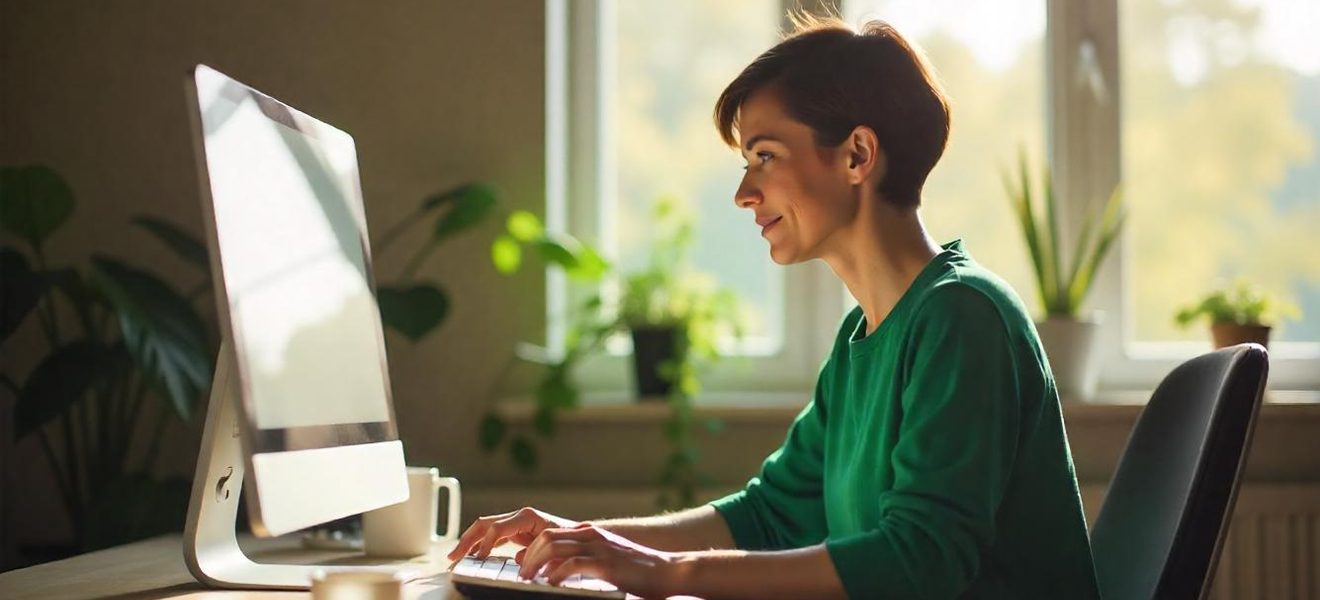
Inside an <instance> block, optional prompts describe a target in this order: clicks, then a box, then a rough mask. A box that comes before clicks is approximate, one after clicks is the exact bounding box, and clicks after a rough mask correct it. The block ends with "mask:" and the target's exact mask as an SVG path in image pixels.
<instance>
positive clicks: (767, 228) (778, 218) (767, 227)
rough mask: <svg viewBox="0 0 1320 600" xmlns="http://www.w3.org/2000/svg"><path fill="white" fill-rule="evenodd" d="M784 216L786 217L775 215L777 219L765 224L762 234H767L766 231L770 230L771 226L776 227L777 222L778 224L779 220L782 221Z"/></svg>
mask: <svg viewBox="0 0 1320 600" xmlns="http://www.w3.org/2000/svg"><path fill="white" fill-rule="evenodd" d="M783 218H784V217H775V219H774V220H773V221H770V222H769V223H766V224H765V225H763V226H762V227H761V235H762V236H765V233H766V232H767V231H770V228H771V227H774V226H775V225H776V224H778V223H779V221H780V220H781V219H783Z"/></svg>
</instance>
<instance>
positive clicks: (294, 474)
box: [184, 65, 408, 588]
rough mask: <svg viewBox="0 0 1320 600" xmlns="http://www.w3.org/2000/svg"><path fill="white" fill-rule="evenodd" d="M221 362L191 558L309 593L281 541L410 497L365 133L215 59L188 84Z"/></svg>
mask: <svg viewBox="0 0 1320 600" xmlns="http://www.w3.org/2000/svg"><path fill="white" fill-rule="evenodd" d="M187 89H188V94H189V101H190V106H189V112H190V114H191V116H192V129H193V137H194V140H195V144H194V146H195V150H196V157H197V172H198V176H199V180H200V188H201V197H202V212H203V215H204V219H203V220H204V221H205V228H206V237H207V242H208V244H209V249H210V260H211V271H212V276H213V281H214V289H215V297H216V307H217V314H218V318H219V323H220V331H221V337H222V342H221V348H220V354H219V356H218V357H217V360H216V372H215V378H214V381H213V384H212V389H211V394H210V405H209V406H208V409H207V421H206V425H205V428H204V432H203V436H204V437H203V441H202V448H201V452H200V456H199V458H198V466H197V473H196V475H195V479H194V484H193V490H192V500H191V505H190V507H189V514H188V524H187V530H186V537H185V544H184V554H185V558H186V559H187V563H188V566H189V568H190V569H191V570H192V572H193V574H194V575H195V576H196V577H197V578H198V579H199V580H200V581H202V582H204V583H209V584H213V585H218V586H225V587H274V588H305V587H308V585H309V583H310V575H311V573H312V569H313V568H314V567H310V566H305V567H300V566H297V565H268V564H258V563H254V562H252V561H251V560H249V559H248V558H247V557H246V556H245V555H243V553H242V551H241V550H239V548H238V545H237V541H236V537H235V518H236V514H237V510H238V507H237V504H238V501H239V493H238V491H239V489H240V488H241V489H243V490H244V491H246V492H247V493H246V494H243V497H245V498H247V501H246V502H247V508H248V515H249V520H250V522H251V525H252V530H253V532H255V533H256V534H258V535H263V536H270V535H280V534H284V533H288V532H292V531H295V530H298V529H302V528H306V527H310V526H312V525H316V524H319V523H323V522H326V521H330V520H334V519H337V518H341V517H345V516H349V515H353V514H357V513H362V512H365V511H368V510H371V509H374V508H379V507H382V506H386V505H389V504H395V503H398V502H402V501H404V500H406V499H407V498H408V483H407V475H406V471H405V465H404V455H403V445H402V444H401V443H400V442H399V440H398V435H397V428H396V425H395V419H394V413H393V408H392V404H391V399H390V386H389V372H388V368H387V363H386V357H385V342H384V336H383V330H382V326H381V321H380V312H379V308H378V306H377V302H376V295H375V286H374V283H373V278H372V270H371V251H370V245H369V243H368V236H367V226H366V219H365V216H364V211H363V205H362V189H361V184H360V182H359V179H358V167H357V153H356V149H355V146H354V143H353V138H352V137H351V136H350V135H349V134H347V133H345V132H343V131H341V130H339V129H336V128H334V127H332V126H330V125H327V124H325V123H323V122H321V121H319V120H317V119H315V118H313V117H311V116H309V115H307V114H306V113H303V112H301V111H298V110H295V109H293V108H292V107H290V106H288V105H287V104H284V103H283V102H280V101H278V100H276V99H274V98H271V97H270V96H267V95H265V94H263V93H261V92H258V91H256V90H254V89H252V88H251V87H248V86H246V85H243V84H242V83H239V82H238V81H235V80H234V79H232V78H230V77H228V76H226V75H224V74H222V73H220V72H219V71H216V70H215V69H212V68H210V67H207V66H205V65H198V66H196V67H194V68H193V69H192V70H191V72H190V73H189V76H188V78H187Z"/></svg>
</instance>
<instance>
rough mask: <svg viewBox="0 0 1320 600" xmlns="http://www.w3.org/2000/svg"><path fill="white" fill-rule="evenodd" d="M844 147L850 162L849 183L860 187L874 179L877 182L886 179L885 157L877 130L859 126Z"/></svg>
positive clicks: (849, 136)
mask: <svg viewBox="0 0 1320 600" xmlns="http://www.w3.org/2000/svg"><path fill="white" fill-rule="evenodd" d="M844 147H845V150H846V154H847V160H848V183H851V184H853V185H859V184H861V183H862V182H864V181H866V180H868V179H871V178H873V177H874V178H875V179H876V180H879V179H880V178H882V177H884V175H885V155H884V150H883V149H882V148H880V140H879V138H877V137H876V136H875V130H873V129H871V128H870V127H867V126H865V125H859V126H857V127H856V128H855V129H853V131H852V133H851V134H849V135H848V139H847V140H845V141H844Z"/></svg>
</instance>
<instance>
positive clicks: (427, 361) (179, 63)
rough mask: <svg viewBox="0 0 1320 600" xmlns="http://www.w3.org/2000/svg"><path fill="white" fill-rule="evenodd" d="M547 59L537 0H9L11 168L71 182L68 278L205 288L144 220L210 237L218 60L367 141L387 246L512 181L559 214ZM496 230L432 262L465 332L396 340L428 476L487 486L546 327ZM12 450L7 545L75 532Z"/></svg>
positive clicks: (366, 165)
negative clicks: (494, 252) (515, 382)
mask: <svg viewBox="0 0 1320 600" xmlns="http://www.w3.org/2000/svg"><path fill="white" fill-rule="evenodd" d="M543 44H544V9H543V3H541V2H536V1H528V0H502V1H486V0H483V1H481V2H457V1H440V0H418V1H391V2H358V1H345V2H325V1H320V0H315V1H314V0H299V1H290V0H282V1H280V2H268V1H264V0H251V1H238V2H232V1H226V2H179V1H176V0H156V1H134V2H109V3H102V2H81V1H79V2H74V1H49V0H5V1H4V3H3V8H0V49H2V51H3V62H2V63H0V65H2V68H0V163H2V164H5V165H21V164H29V163H45V164H48V165H50V166H52V167H54V168H55V169H57V170H58V171H59V172H61V173H62V174H63V175H64V176H65V177H66V178H67V180H68V181H69V182H70V184H71V185H72V187H73V190H74V192H75V195H76V199H77V210H76V212H75V214H74V217H73V219H72V221H71V222H70V223H69V224H68V225H67V226H66V227H65V228H64V229H63V230H62V231H61V232H60V233H59V234H58V235H57V236H56V237H55V238H53V239H52V240H51V241H50V243H49V248H48V253H49V256H50V261H51V263H52V264H54V265H68V264H73V265H78V266H80V267H82V266H85V265H86V263H87V259H88V257H89V256H90V255H91V254H92V253H96V252H100V253H106V254H109V255H112V256H115V257H119V258H122V259H124V260H127V261H128V262H130V263H131V264H135V265H139V266H142V267H146V268H148V269H150V270H152V271H154V272H156V273H159V274H161V275H162V276H164V277H165V278H166V279H167V280H168V281H170V282H172V283H174V284H175V285H176V286H179V287H181V288H188V287H191V286H193V285H194V284H195V283H196V282H197V281H198V280H199V276H198V274H197V273H195V272H194V271H193V270H192V269H191V268H189V267H188V266H187V265H185V264H184V263H182V262H181V261H179V260H178V259H176V258H175V257H174V256H173V255H172V254H170V253H169V252H168V251H164V250H163V249H162V247H161V246H160V245H158V243H157V242H156V241H155V240H154V238H151V237H150V236H149V235H147V234H146V233H145V232H144V231H142V230H140V229H138V228H136V227H133V226H130V224H129V220H130V217H131V216H133V215H136V214H140V213H148V214H152V215H156V216H159V217H162V218H165V219H167V220H169V221H171V222H173V223H176V224H178V225H180V226H181V227H183V228H184V229H186V230H189V231H191V232H193V233H195V234H197V235H198V236H199V237H200V236H201V232H202V228H201V210H200V204H199V200H198V193H197V182H196V175H195V171H194V167H193V158H192V146H191V141H190V134H189V130H188V121H187V113H186V112H185V111H186V110H187V106H186V104H185V98H184V87H183V81H184V74H185V72H186V71H187V69H188V68H189V67H190V66H191V65H193V64H195V63H198V62H205V63H207V64H210V65H212V66H214V67H216V68H218V69H220V70H221V71H224V72H226V73H228V74H230V75H232V76H234V77H236V78H238V79H240V80H241V81H243V82H245V83H248V84H249V85H252V86H254V87H256V88H258V89H260V90H262V91H265V92H267V93H269V94H271V95H273V96H275V97H277V98H280V99H282V100H284V101H286V102H288V103H289V104H291V105H293V106H295V107H298V108H300V109H302V110H304V111H306V112H308V113H310V114H312V115H315V116H316V117H318V118H320V119H322V120H324V121H327V122H329V123H331V124H334V125H336V126H338V127H340V128H342V129H344V130H347V131H348V132H350V133H351V134H353V136H354V137H355V138H356V140H357V146H358V152H359V161H360V164H361V170H362V185H363V188H364V194H365V198H366V203H367V207H366V208H367V216H368V221H369V228H370V229H371V231H372V232H373V233H375V234H379V233H380V232H382V231H384V230H385V229H387V228H388V227H389V226H391V225H393V224H394V223H395V222H396V221H397V220H398V219H399V218H400V217H401V216H403V215H404V214H405V213H407V212H408V211H411V210H412V209H413V208H414V207H416V206H417V204H418V202H419V200H420V199H421V198H423V197H424V196H425V195H426V194H428V193H431V192H435V191H438V190H440V189H443V188H446V187H448V186H452V185H454V184H456V183H460V182H464V181H469V180H481V181H487V182H492V183H495V184H497V185H498V186H500V187H501V188H502V189H503V190H504V192H505V195H504V199H505V200H506V207H520V208H529V209H532V210H535V211H537V212H541V210H542V209H541V207H542V206H543V205H544V193H543V187H544V177H545V168H544V162H545V161H544V147H545V141H544V130H545V128H544V119H545V116H544V115H545V110H544V103H543V96H544V91H543V90H544V75H543V65H544V53H543V50H542V48H543ZM498 226H499V224H498V223H497V220H491V221H490V222H489V223H488V224H487V226H486V227H485V229H484V230H483V231H482V232H480V233H477V234H468V235H465V236H464V237H463V238H461V239H458V240H455V241H453V242H451V243H450V244H449V245H446V246H445V247H443V249H442V251H441V252H440V253H438V254H437V255H436V257H435V259H433V261H432V262H430V263H429V264H428V265H427V266H426V267H425V268H424V269H423V271H422V274H423V276H426V277H431V278H434V279H435V280H437V281H439V282H441V283H443V284H444V285H445V286H446V287H448V289H449V290H451V291H452V293H453V299H454V306H453V312H452V313H451V316H450V319H449V321H448V323H447V324H446V325H445V327H444V328H443V329H442V330H441V331H439V332H438V333H437V334H435V335H433V336H432V337H430V338H429V339H427V340H425V341H423V342H422V343H419V344H416V345H412V344H410V343H409V342H408V341H407V340H406V339H403V338H401V337H391V338H390V340H389V345H390V350H391V356H390V358H391V365H390V371H391V377H392V379H393V388H394V394H395V396H394V397H395V402H396V409H397V413H398V415H399V417H400V419H401V421H402V431H401V434H402V436H403V438H404V439H405V443H406V445H407V452H408V456H409V460H410V462H413V463H416V464H438V465H440V466H441V467H442V468H443V469H445V470H447V471H450V472H456V473H459V474H467V473H475V472H478V471H482V472H487V471H486V470H485V469H478V468H477V467H478V463H480V462H481V461H482V459H481V458H480V457H478V456H477V453H476V452H475V451H474V449H475V448H476V443H475V435H474V430H475V419H476V418H477V417H478V416H479V414H480V413H479V411H480V409H481V404H480V403H481V402H482V400H483V398H484V397H485V395H486V394H487V390H488V387H489V386H490V385H491V383H492V382H493V380H494V379H495V376H496V374H497V372H498V370H499V369H500V368H501V367H502V365H503V364H504V360H505V358H506V356H507V353H508V350H509V348H510V347H511V346H512V342H513V341H514V340H516V339H519V338H520V336H529V335H533V334H534V333H535V332H537V331H540V330H541V329H542V327H543V321H544V317H543V305H542V303H541V302H539V301H537V300H538V299H540V298H543V297H544V287H543V285H544V284H543V281H542V277H540V276H539V275H537V274H536V273H534V272H533V273H527V274H525V275H523V276H519V277H517V278H508V277H502V276H498V275H496V274H495V273H494V271H493V269H492V268H490V266H489V264H490V261H489V258H488V257H489V252H488V249H487V246H486V244H487V242H488V240H489V238H490V235H491V232H492V231H494V230H495V229H496V228H497V227H498ZM426 230H427V227H426V226H422V227H420V228H419V230H418V233H419V234H421V235H425V231H426ZM421 235H414V236H413V237H410V238H406V239H404V240H402V243H401V246H402V247H401V248H393V249H392V253H388V254H385V255H382V256H379V257H378V260H377V275H378V279H379V280H381V281H385V282H388V281H390V280H391V278H393V277H394V276H395V274H396V273H398V271H399V270H400V269H401V268H402V266H403V264H404V261H405V260H406V259H407V258H408V255H409V254H410V251H411V249H412V248H413V247H415V246H416V244H417V243H418V242H419V241H420V240H421ZM213 312H214V311H213V310H212V309H210V308H209V307H208V309H207V311H206V314H207V315H208V316H211V315H212V314H213ZM3 352H4V355H3V360H2V361H0V370H3V372H5V373H7V374H9V375H10V376H13V377H15V378H17V379H19V380H20V381H21V380H22V378H23V377H25V376H26V374H27V372H28V371H29V370H30V369H31V368H32V367H33V366H34V364H35V360H36V359H37V358H39V357H40V355H43V354H44V353H45V352H46V346H45V343H44V341H43V338H42V337H41V335H40V332H39V331H38V328H37V327H36V326H35V324H34V323H32V322H29V323H28V324H27V327H25V329H24V330H23V331H22V332H21V334H20V336H19V338H18V339H14V340H10V343H9V344H7V345H6V347H5V348H4V350H3ZM5 396H6V397H5V398H4V399H3V400H0V402H3V403H4V404H3V406H4V407H5V411H4V412H5V413H6V414H5V416H4V422H3V423H0V425H3V426H4V427H5V430H6V432H7V431H8V430H9V427H10V424H9V414H8V412H9V407H10V406H11V405H10V399H9V398H8V397H7V395H5ZM200 424H201V419H200V418H199V419H197V422H195V423H193V424H192V426H190V427H187V428H185V427H182V426H179V427H176V428H175V429H174V430H172V431H171V432H170V436H169V438H168V445H169V446H170V448H168V452H166V453H165V456H167V457H168V458H167V460H168V463H169V464H168V470H169V471H171V472H174V473H183V474H190V473H191V471H192V468H193V464H194V462H195V460H196V448H197V438H198V437H199V434H198V432H199V431H200ZM4 439H6V440H7V439H8V433H6V434H5V435H4ZM5 448H6V459H7V460H6V462H7V463H8V464H9V465H10V466H11V469H10V471H11V472H10V474H9V479H8V480H7V481H5V483H4V485H3V486H2V487H3V488H4V490H5V492H4V498H3V500H0V502H2V503H3V504H2V505H0V506H2V507H3V509H4V510H5V511H6V512H7V513H8V514H9V515H10V518H9V519H8V524H9V526H8V527H7V528H6V531H7V533H8V534H10V535H9V536H8V537H10V540H11V541H15V540H22V541H31V540H42V539H50V538H58V537H59V536H60V535H61V534H62V533H63V532H64V529H63V527H58V526H54V525H53V523H55V522H58V517H59V516H60V515H61V514H62V513H61V510H60V507H59V504H58V500H57V496H56V494H55V492H54V490H53V487H52V484H51V483H50V480H49V478H48V470H47V468H46V465H45V463H44V460H43V459H42V457H41V453H40V451H39V448H38V447H37V445H36V444H35V443H33V442H32V441H31V440H29V441H28V442H26V443H24V444H23V445H22V446H20V447H18V448H16V449H14V450H12V451H10V450H8V449H7V442H6V446H5ZM492 462H495V461H492ZM497 473H498V472H496V474H492V475H490V476H491V477H498V474H497Z"/></svg>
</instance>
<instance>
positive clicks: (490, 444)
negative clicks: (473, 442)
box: [479, 413, 507, 452]
mask: <svg viewBox="0 0 1320 600" xmlns="http://www.w3.org/2000/svg"><path fill="white" fill-rule="evenodd" d="M506 429H507V428H506V426H505V424H504V419H501V418H500V416H499V415H497V414H495V413H486V416H485V417H482V419H481V425H480V430H479V437H480V440H481V449H482V450H485V451H486V452H493V451H494V450H495V449H496V448H499V447H500V442H502V441H504V432H505V430H506Z"/></svg>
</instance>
